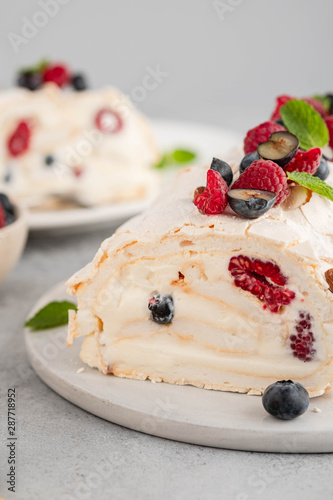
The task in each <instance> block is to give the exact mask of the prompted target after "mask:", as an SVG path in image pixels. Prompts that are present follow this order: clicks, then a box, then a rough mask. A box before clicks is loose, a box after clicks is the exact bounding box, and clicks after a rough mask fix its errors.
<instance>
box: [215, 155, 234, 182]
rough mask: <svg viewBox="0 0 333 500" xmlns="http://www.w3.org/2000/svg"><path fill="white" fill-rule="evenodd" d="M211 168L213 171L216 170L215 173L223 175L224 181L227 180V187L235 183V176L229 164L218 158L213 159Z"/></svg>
mask: <svg viewBox="0 0 333 500" xmlns="http://www.w3.org/2000/svg"><path fill="white" fill-rule="evenodd" d="M210 168H211V169H212V170H215V172H218V173H219V174H220V175H221V177H222V179H224V180H225V182H226V183H227V185H228V186H230V184H231V183H232V181H233V178H234V175H233V173H232V170H231V167H230V165H229V164H228V163H226V162H225V161H223V160H219V159H218V158H213V161H212V163H211V166H210Z"/></svg>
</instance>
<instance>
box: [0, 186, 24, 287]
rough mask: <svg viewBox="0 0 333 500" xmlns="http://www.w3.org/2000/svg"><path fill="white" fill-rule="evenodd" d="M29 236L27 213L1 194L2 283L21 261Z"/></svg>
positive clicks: (0, 280)
mask: <svg viewBox="0 0 333 500" xmlns="http://www.w3.org/2000/svg"><path fill="white" fill-rule="evenodd" d="M27 236H28V218H27V215H26V212H25V211H24V209H23V208H22V207H20V206H18V205H16V204H13V203H12V202H11V201H10V200H9V198H8V197H7V196H6V195H5V194H2V193H0V283H1V282H2V281H3V280H4V279H5V278H6V276H8V274H9V273H10V272H11V271H12V269H13V268H14V266H15V265H16V264H17V262H18V261H19V259H20V257H21V255H22V253H23V250H24V247H25V243H26V241H27Z"/></svg>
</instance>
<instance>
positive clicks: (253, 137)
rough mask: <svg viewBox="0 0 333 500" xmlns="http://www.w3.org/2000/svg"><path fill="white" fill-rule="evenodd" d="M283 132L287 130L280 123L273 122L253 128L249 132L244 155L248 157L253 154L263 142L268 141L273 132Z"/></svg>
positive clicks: (245, 140)
mask: <svg viewBox="0 0 333 500" xmlns="http://www.w3.org/2000/svg"><path fill="white" fill-rule="evenodd" d="M281 130H286V129H285V127H283V126H282V125H280V124H279V123H274V122H272V121H271V122H264V123H261V124H260V125H258V126H257V127H254V128H252V129H251V130H249V131H248V133H247V134H246V137H245V139H244V153H245V154H246V155H247V154H249V153H253V151H256V149H257V147H258V145H259V144H260V143H261V142H266V141H268V139H269V138H270V136H271V134H273V132H280V131H281Z"/></svg>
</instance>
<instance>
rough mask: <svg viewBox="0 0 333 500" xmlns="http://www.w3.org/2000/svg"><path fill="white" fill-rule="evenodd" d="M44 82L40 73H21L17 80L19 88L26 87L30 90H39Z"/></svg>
mask: <svg viewBox="0 0 333 500" xmlns="http://www.w3.org/2000/svg"><path fill="white" fill-rule="evenodd" d="M42 83H43V80H42V77H41V75H40V73H35V72H32V71H29V72H26V73H20V74H19V76H18V79H17V84H18V86H19V87H24V88H26V89H29V90H37V89H39V88H40V87H41V86H42Z"/></svg>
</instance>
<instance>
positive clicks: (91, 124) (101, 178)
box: [0, 82, 160, 209]
mask: <svg viewBox="0 0 333 500" xmlns="http://www.w3.org/2000/svg"><path fill="white" fill-rule="evenodd" d="M0 130H1V135H0V190H1V191H2V192H5V193H7V194H9V195H10V196H11V197H13V198H15V199H17V200H20V201H23V202H25V203H26V204H28V205H29V206H30V207H32V208H43V209H57V208H61V203H60V202H61V201H63V202H64V203H65V202H66V200H67V201H68V200H72V201H73V202H76V203H78V204H83V205H87V206H96V205H103V204H112V203H118V202H123V201H124V202H126V201H134V200H140V199H144V198H149V197H152V196H154V195H155V193H156V192H157V191H158V181H157V179H156V174H155V172H154V171H153V169H152V168H151V167H152V165H153V164H154V163H156V162H157V161H158V159H159V156H160V155H159V151H158V148H157V145H156V142H155V138H154V134H153V131H152V128H151V126H150V124H149V122H148V121H147V120H146V118H145V117H144V116H143V115H142V114H141V113H140V112H139V111H138V110H137V109H136V108H135V106H134V105H133V104H132V103H131V102H130V101H129V99H128V98H127V97H126V96H125V95H124V94H122V93H121V92H120V91H119V90H118V89H116V88H113V87H106V88H103V89H99V90H83V91H80V92H78V91H75V90H71V89H68V90H63V89H62V88H59V87H58V86H57V85H56V84H55V83H53V82H47V83H45V84H44V85H43V86H42V87H41V88H39V89H38V90H35V91H33V92H32V91H31V90H28V89H26V88H12V89H10V90H4V91H2V92H1V93H0Z"/></svg>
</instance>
